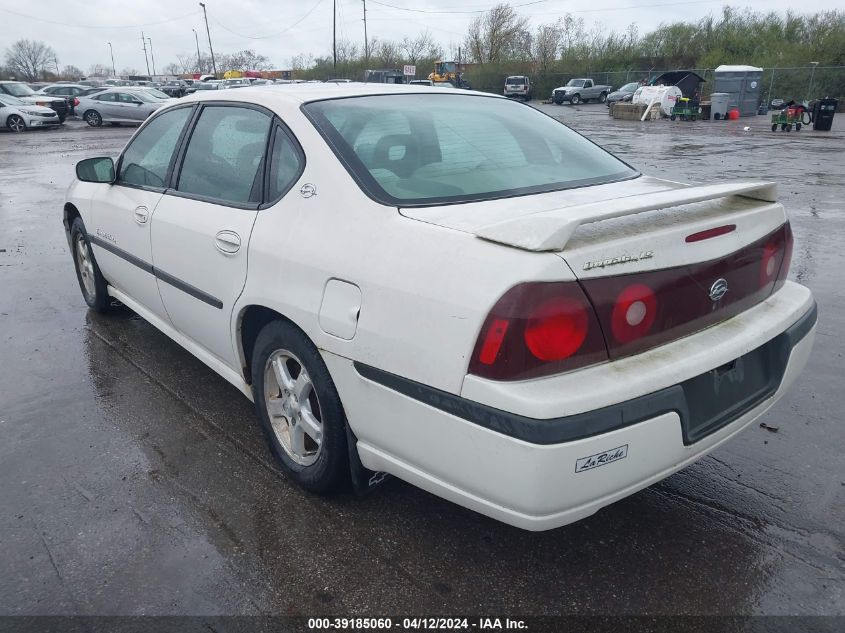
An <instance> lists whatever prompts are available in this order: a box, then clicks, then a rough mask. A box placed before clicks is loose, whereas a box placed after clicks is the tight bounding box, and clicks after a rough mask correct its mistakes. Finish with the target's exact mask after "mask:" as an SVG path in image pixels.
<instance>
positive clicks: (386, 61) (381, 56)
mask: <svg viewBox="0 0 845 633" xmlns="http://www.w3.org/2000/svg"><path fill="white" fill-rule="evenodd" d="M370 56H371V57H374V58H376V59H377V60H378V62H379V64H381V66H382V67H383V68H393V67H395V66H397V65H398V64H399V61H400V59H399V58H400V56H401V52H400V45H399V44H397V43H396V42H394V41H393V40H381V41H380V42H379V43H378V45H377V46H376V48H375V49H371V50H370Z"/></svg>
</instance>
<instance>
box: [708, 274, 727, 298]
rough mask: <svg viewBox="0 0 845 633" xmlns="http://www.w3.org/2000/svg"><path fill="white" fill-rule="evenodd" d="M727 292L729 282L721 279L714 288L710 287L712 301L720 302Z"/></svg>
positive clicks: (714, 283)
mask: <svg viewBox="0 0 845 633" xmlns="http://www.w3.org/2000/svg"><path fill="white" fill-rule="evenodd" d="M727 292H728V282H727V281H725V280H724V279H723V278H721V277H720V278H719V279H717V280H716V281H714V282H713V285H712V286H710V300H711V301H718V300H719V299H721V298H722V297H724V296H725V294H727Z"/></svg>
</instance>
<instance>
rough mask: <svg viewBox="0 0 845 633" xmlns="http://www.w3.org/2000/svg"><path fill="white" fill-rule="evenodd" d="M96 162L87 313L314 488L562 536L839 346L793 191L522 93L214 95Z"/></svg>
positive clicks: (373, 88)
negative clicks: (652, 147)
mask: <svg viewBox="0 0 845 633" xmlns="http://www.w3.org/2000/svg"><path fill="white" fill-rule="evenodd" d="M76 172H77V180H76V181H74V182H73V183H72V184H71V185H70V187H69V189H68V193H67V199H66V204H65V206H64V225H65V230H66V231H67V236H68V241H69V244H70V247H71V253H72V257H73V263H74V265H75V267H76V272H77V277H78V280H79V285H80V288H81V290H82V296H83V298H84V300H85V302H86V303H87V305H88V306H90V307H91V308H92V309H94V310H96V311H99V312H108V311H109V310H110V309H111V306H112V299H117V300H119V301H120V302H121V303H122V304H123V305H125V306H127V307H128V308H130V309H132V310H134V311H135V312H137V313H138V314H139V315H140V316H142V317H143V318H145V319H146V320H148V321H149V322H150V323H151V324H152V325H153V326H155V327H157V328H159V329H160V330H162V331H163V332H165V333H166V334H167V335H168V336H169V337H170V338H172V339H173V340H174V341H176V342H177V343H178V344H180V345H182V346H184V347H185V348H186V349H187V350H188V351H190V353H192V354H194V355H195V356H196V357H197V358H199V359H200V360H201V361H202V362H204V363H206V364H207V365H208V366H209V367H210V368H211V369H212V370H213V371H215V372H217V373H218V374H220V375H221V376H222V377H223V378H224V379H226V380H227V381H229V382H230V383H231V384H233V385H234V386H235V387H236V388H237V389H238V390H240V391H241V392H242V393H243V394H244V395H245V396H246V397H247V398H250V399H251V400H253V401H254V403H255V409H256V413H257V415H258V417H259V419H260V421H261V424H262V427H263V429H264V432H265V435H266V437H267V439H268V441H269V444H270V446H271V448H272V451H273V453H274V454H275V456H276V457H277V458H278V460H279V463H280V465H281V468H282V469H283V470H284V471H285V473H286V474H287V476H288V478H289V479H290V481H293V482H296V483H298V484H300V485H301V486H303V487H304V488H306V489H308V490H311V491H314V492H319V493H325V492H329V491H331V490H334V489H336V488H337V487H338V486H341V485H342V484H343V482H344V481H346V480H349V479H351V480H352V482H353V486H355V487H356V488H358V489H364V488H367V487H369V486H370V485H373V484H375V483H377V482H378V481H380V480H382V479H383V478H384V476H385V475H384V473H390V474H393V475H395V476H397V477H400V478H402V479H404V480H406V481H408V482H411V483H413V484H415V485H417V486H420V487H422V488H424V489H426V490H428V491H430V492H432V493H435V494H438V495H441V496H443V497H445V498H447V499H450V500H452V501H454V502H456V503H459V504H461V505H464V506H466V507H468V508H471V509H473V510H476V511H478V512H482V513H484V514H487V515H489V516H492V517H495V518H497V519H500V520H502V521H505V522H507V523H510V524H513V525H516V526H519V527H522V528H526V529H531V530H542V529H548V528H554V527H557V526H560V525H564V524H566V523H569V522H572V521H575V520H578V519H580V518H583V517H585V516H588V515H590V514H592V513H594V512H596V511H597V510H598V509H599V508H601V507H603V506H605V505H608V504H610V503H613V502H614V501H616V500H618V499H621V498H623V497H625V496H627V495H630V494H632V493H633V492H635V491H637V490H640V489H642V488H644V487H646V486H649V485H651V484H653V483H655V482H657V481H659V480H661V479H663V478H664V477H667V476H669V475H670V474H672V473H674V472H675V471H677V470H679V469H681V468H683V467H685V466H687V465H689V464H691V463H693V462H694V461H696V460H697V459H699V458H701V457H702V456H704V455H705V454H707V453H708V452H710V451H712V450H713V449H715V448H716V447H718V446H720V445H721V444H722V443H724V442H726V441H728V440H730V439H731V438H732V437H733V436H735V435H736V434H737V433H738V432H739V431H741V430H742V429H744V428H746V427H748V426H749V425H751V424H753V423H754V421H755V420H757V419H759V418H760V416H762V415H764V414H765V413H766V411H768V410H769V408H770V407H771V406H772V405H773V404H774V403H775V402H776V401H777V400H778V399H779V398H780V397H781V396H782V395H783V394H784V392H785V391H786V390H787V389H788V388H789V387H790V385H791V384H792V383H793V382H794V381H795V379H796V377H797V376H798V374H799V373H800V372H801V370H802V369H803V367H804V365H805V363H806V362H807V358H808V356H809V354H810V350H811V346H812V343H813V337H814V333H815V322H816V308H815V303H814V301H813V296H812V294H811V292H810V291H809V290H808V289H807V288H805V287H804V286H801V285H799V284H797V283H794V282H791V281H788V280H787V273H788V270H789V262H790V256H791V252H792V233H791V230H790V226H789V222H788V220H787V216H786V212H785V210H784V207H783V206H782V205H781V204H779V203H778V202H777V194H776V185H775V184H774V183H767V182H759V181H739V182H717V183H710V184H703V185H696V186H690V185H684V184H681V183H677V182H673V181H668V180H661V179H658V178H652V177H649V176H645V175H642V174H640V173H639V172H637V171H636V170H635V169H634V168H633V167H631V166H629V165H627V164H625V163H623V162H622V161H620V160H618V159H617V158H615V157H614V156H612V155H611V154H609V153H607V152H606V151H604V150H602V149H601V148H599V147H598V146H597V145H595V144H594V143H592V142H591V141H589V140H587V139H585V138H584V137H582V136H580V135H579V134H578V133H576V132H574V131H573V130H571V129H569V128H568V127H566V126H565V125H563V124H561V123H560V122H559V121H557V120H556V119H554V118H552V117H549V116H546V115H545V114H543V113H541V112H539V111H538V110H535V109H533V108H526V107H523V106H521V105H517V104H515V103H513V102H512V101H510V100H508V99H506V98H504V97H501V96H496V95H489V94H482V93H473V92H466V91H463V90H431V89H430V88H427V87H425V86H385V85H383V84H378V85H372V84H370V85H366V84H357V85H351V86H332V85H326V84H320V85H313V86H312V85H299V86H295V85H291V86H288V87H287V88H286V89H284V90H252V91H244V90H229V91H224V92H222V93H220V94H215V95H201V94H197V95H193V96H190V97H185V98H184V99H180V100H179V101H175V102H174V103H173V104H171V105H169V106H166V107H164V108H162V109H161V110H159V111H157V112H156V113H155V114H154V115H153V116H152V117H151V118H150V119H149V120H148V121H147V122H146V123H145V124H144V125H143V126H142V127H141V128H140V129H139V130H138V131H137V132H136V133H135V134H134V135H133V137H132V138H131V139H130V140H129V143H128V144H127V146H126V147H125V148H124V150H123V152H122V153H121V155H120V157H119V158H118V159H117V161H116V162H115V161H113V160H112V159H111V158H109V157H105V158H90V159H87V160H84V161H82V162H80V163H79V164H78V165H77V168H76ZM691 203H695V204H691ZM153 210H155V213H154V214H153ZM654 212H656V213H654ZM654 216H656V218H657V219H656V220H654V221H652V220H651V218H653V217H654ZM608 220H612V221H610V222H606V221H608ZM582 225H589V229H590V230H589V231H579V227H581V226H582ZM373 236H378V239H376V240H374V239H373ZM247 262H248V263H249V265H248V266H247ZM195 388H197V389H202V388H203V386H202V384H199V385H197V386H195ZM209 388H211V387H209ZM743 481H744V482H745V480H744V479H743ZM745 483H746V484H748V483H749V482H745ZM279 485H284V484H282V483H280V484H279Z"/></svg>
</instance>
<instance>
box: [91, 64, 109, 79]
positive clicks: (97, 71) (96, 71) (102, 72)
mask: <svg viewBox="0 0 845 633" xmlns="http://www.w3.org/2000/svg"><path fill="white" fill-rule="evenodd" d="M88 76H89V77H111V66H106V65H105V64H93V65H92V66H89V68H88Z"/></svg>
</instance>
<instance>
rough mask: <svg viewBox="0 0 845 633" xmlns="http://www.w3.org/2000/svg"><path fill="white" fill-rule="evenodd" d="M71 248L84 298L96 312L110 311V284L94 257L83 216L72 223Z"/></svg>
mask: <svg viewBox="0 0 845 633" xmlns="http://www.w3.org/2000/svg"><path fill="white" fill-rule="evenodd" d="M70 248H71V255H72V256H73V265H74V268H75V269H76V279H77V281H78V282H79V289H80V290H81V291H82V298H83V299H85V303H87V304H88V307H89V308H91V309H92V310H94V312H99V313H100V314H104V313H106V312H108V311H109V310H110V309H111V297H109V292H108V284H107V282H106V280H105V278H104V277H103V274H102V273H101V272H100V267H99V266H98V265H97V260H96V259H95V258H94V251H93V250H92V249H91V242H90V241H88V234H87V233H86V232H85V225H84V224H83V223H82V218H76V219H75V220H74V221H73V224H72V225H71V229H70Z"/></svg>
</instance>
